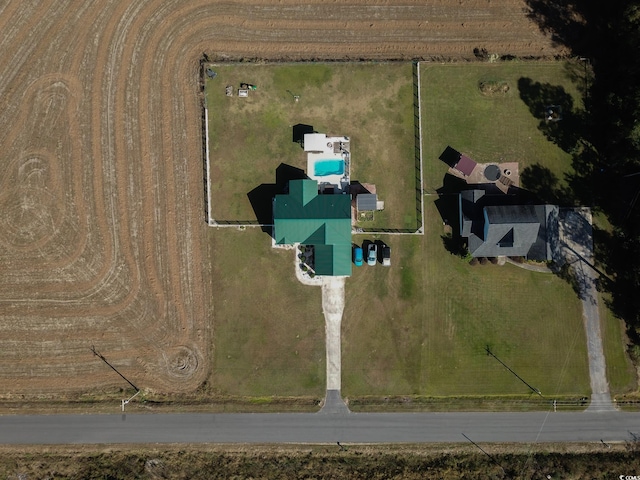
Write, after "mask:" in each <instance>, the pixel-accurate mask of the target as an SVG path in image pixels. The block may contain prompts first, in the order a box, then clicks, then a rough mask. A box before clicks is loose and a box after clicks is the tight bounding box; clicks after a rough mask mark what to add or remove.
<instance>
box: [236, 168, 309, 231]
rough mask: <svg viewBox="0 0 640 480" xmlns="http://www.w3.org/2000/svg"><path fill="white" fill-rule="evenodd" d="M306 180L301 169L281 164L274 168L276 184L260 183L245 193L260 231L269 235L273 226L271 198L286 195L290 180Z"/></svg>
mask: <svg viewBox="0 0 640 480" xmlns="http://www.w3.org/2000/svg"><path fill="white" fill-rule="evenodd" d="M306 178H308V177H307V175H306V173H305V172H304V170H302V169H301V168H297V167H293V166H291V165H287V164H286V163H281V164H280V165H278V168H276V182H275V183H262V184H260V185H258V186H257V187H256V188H254V189H253V190H251V191H250V192H249V193H247V198H248V199H249V202H251V208H253V212H254V213H255V215H256V218H257V220H258V223H259V224H260V225H261V227H262V231H263V232H265V233H268V234H269V235H271V233H272V225H273V197H275V196H276V195H278V194H281V193H287V191H288V187H289V181H290V180H303V179H306Z"/></svg>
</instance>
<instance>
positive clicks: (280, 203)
mask: <svg viewBox="0 0 640 480" xmlns="http://www.w3.org/2000/svg"><path fill="white" fill-rule="evenodd" d="M273 238H274V240H275V243H276V244H279V245H292V244H297V243H299V244H302V245H312V246H313V247H314V264H315V266H314V270H315V273H316V275H330V276H349V275H351V197H350V196H349V195H341V194H334V195H319V194H318V182H317V181H316V180H291V181H289V193H287V194H283V195H276V196H275V198H274V200H273Z"/></svg>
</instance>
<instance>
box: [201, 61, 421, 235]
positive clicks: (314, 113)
mask: <svg viewBox="0 0 640 480" xmlns="http://www.w3.org/2000/svg"><path fill="white" fill-rule="evenodd" d="M213 69H214V70H215V71H216V73H217V74H218V75H217V77H216V78H214V79H212V80H207V82H206V99H207V103H208V107H209V135H210V153H211V155H210V156H211V183H212V196H213V200H212V206H211V212H212V216H213V218H215V219H218V220H252V221H255V220H256V215H255V213H254V209H253V207H252V205H251V202H250V201H249V199H248V197H247V194H248V193H249V192H250V191H252V190H253V189H254V188H256V187H257V186H259V185H260V184H273V183H275V171H276V168H277V167H278V165H280V164H281V163H285V164H288V165H291V166H294V167H297V168H300V169H303V170H306V154H305V153H304V151H303V149H302V148H301V146H300V145H299V144H298V143H295V142H294V141H293V126H294V125H298V124H303V125H310V126H312V127H313V129H314V130H315V131H317V132H321V133H326V134H329V135H346V136H348V137H349V138H350V140H351V179H352V180H356V181H360V182H366V183H373V184H375V185H376V187H377V191H378V194H379V197H380V198H381V199H382V200H384V201H385V202H386V209H385V210H384V211H381V212H376V214H375V217H374V220H373V221H367V222H363V225H362V226H365V227H380V228H415V226H416V213H415V188H416V180H415V174H414V166H415V162H414V134H413V128H414V123H413V76H412V75H413V73H412V65H411V63H392V64H386V63H381V64H370V63H362V64H353V63H345V64H342V63H336V64H297V65H217V66H214V67H213ZM243 82H244V83H249V84H254V85H256V86H257V87H258V88H257V90H255V91H251V92H249V96H248V97H247V98H239V97H238V96H237V89H238V87H239V86H240V83H243ZM227 85H233V87H234V96H233V97H227V96H226V95H225V87H226V86H227ZM294 96H299V101H298V102H295V101H294ZM390 167H392V170H390Z"/></svg>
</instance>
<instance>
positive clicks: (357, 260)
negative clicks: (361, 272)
mask: <svg viewBox="0 0 640 480" xmlns="http://www.w3.org/2000/svg"><path fill="white" fill-rule="evenodd" d="M353 263H354V264H355V266H356V267H361V266H362V264H363V263H364V258H363V255H362V248H360V247H356V248H354V249H353Z"/></svg>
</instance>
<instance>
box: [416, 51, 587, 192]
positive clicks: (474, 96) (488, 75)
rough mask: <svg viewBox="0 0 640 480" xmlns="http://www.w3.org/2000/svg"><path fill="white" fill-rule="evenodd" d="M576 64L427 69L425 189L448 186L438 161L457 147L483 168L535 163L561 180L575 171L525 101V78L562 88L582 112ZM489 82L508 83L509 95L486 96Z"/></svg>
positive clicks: (522, 166) (424, 77) (424, 81)
mask: <svg viewBox="0 0 640 480" xmlns="http://www.w3.org/2000/svg"><path fill="white" fill-rule="evenodd" d="M574 72H575V69H574V68H573V67H572V64H566V63H563V62H552V63H538V62H536V63H533V62H531V63H529V62H526V63H521V62H508V63H496V64H489V63H482V64H472V65H467V64H465V65H426V66H425V65H423V67H422V70H421V81H422V112H423V113H422V118H423V122H422V128H423V137H424V138H423V145H422V149H423V159H424V181H425V189H426V190H427V191H431V192H433V191H434V190H435V189H437V188H438V187H440V186H441V185H442V178H443V177H444V174H445V173H446V170H447V167H446V165H445V164H444V163H442V162H440V161H439V160H438V157H439V155H440V154H441V153H442V151H443V150H444V149H445V147H447V145H450V146H452V147H453V148H455V149H456V150H458V151H459V152H463V153H465V154H466V155H468V156H469V157H471V158H472V159H474V160H476V161H477V162H479V163H489V162H519V164H520V165H519V166H520V172H521V173H522V171H523V170H524V169H525V168H526V167H527V166H531V165H534V164H539V165H541V166H543V167H546V168H548V169H549V170H550V171H551V172H552V173H553V174H555V175H556V176H557V177H558V178H559V179H560V180H562V179H563V174H564V172H567V171H569V170H570V166H571V156H570V155H569V154H568V153H566V152H564V151H563V150H561V149H560V148H558V147H557V146H556V145H555V144H554V143H552V142H550V141H549V140H547V138H546V137H545V136H544V134H543V133H542V132H541V131H540V130H539V129H538V125H539V123H540V120H541V119H540V118H535V117H534V116H533V115H532V114H531V111H530V108H529V106H528V105H527V104H526V103H525V102H524V101H523V100H522V99H521V95H522V92H520V89H519V81H520V80H521V79H530V80H531V81H532V82H539V83H540V84H548V86H559V87H562V88H563V89H564V91H565V92H566V93H567V94H569V95H571V96H572V98H573V102H574V107H575V108H576V109H580V108H581V105H582V104H581V101H580V96H579V95H578V89H579V85H580V83H579V82H580V80H578V81H576V82H574V81H573V80H572V76H573V75H574ZM483 82H485V83H486V82H494V83H497V84H506V85H507V86H508V87H509V89H508V91H507V92H506V93H493V94H485V93H483V92H482V91H481V89H480V87H479V85H480V84H481V83H483ZM525 93H526V92H525Z"/></svg>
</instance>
